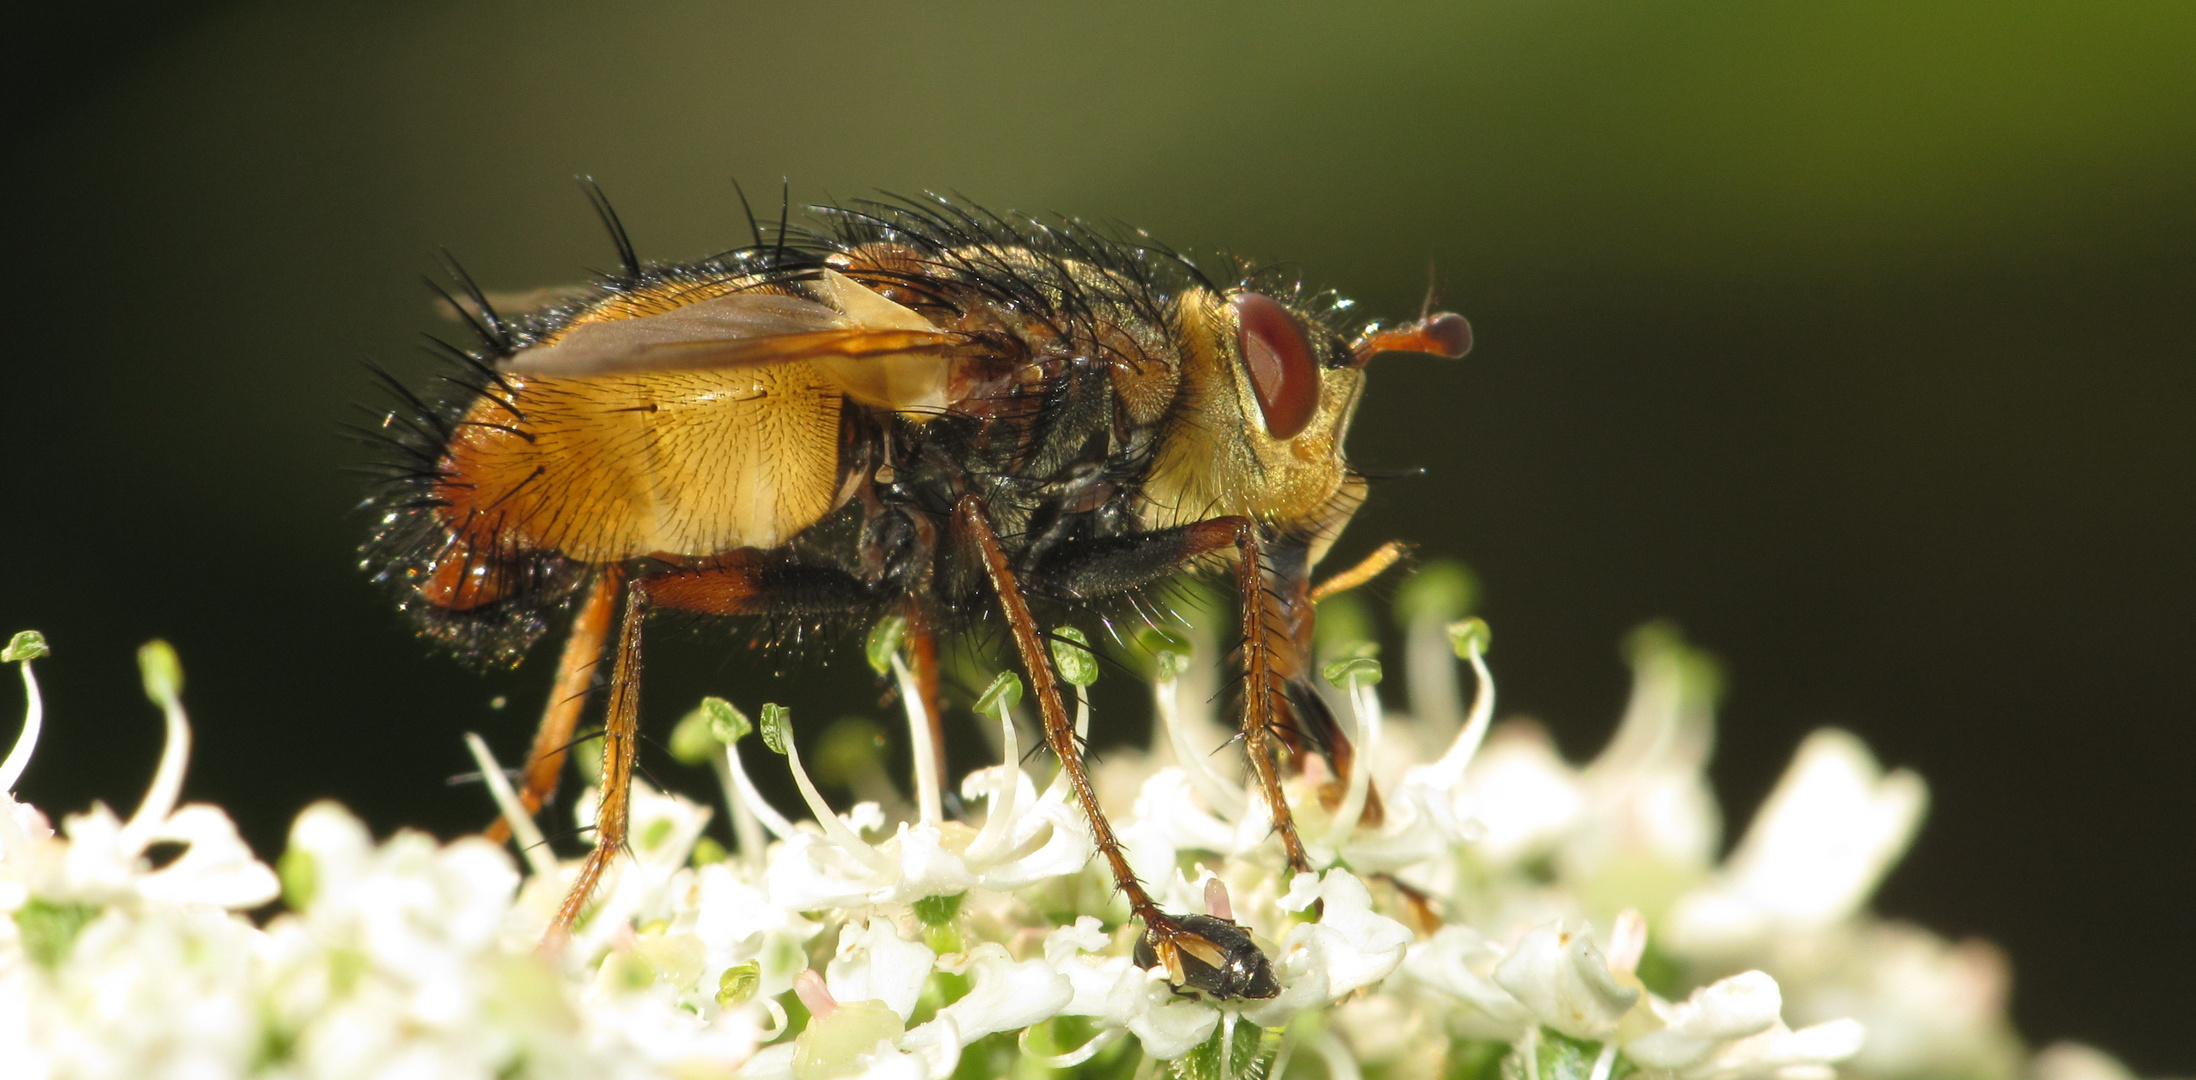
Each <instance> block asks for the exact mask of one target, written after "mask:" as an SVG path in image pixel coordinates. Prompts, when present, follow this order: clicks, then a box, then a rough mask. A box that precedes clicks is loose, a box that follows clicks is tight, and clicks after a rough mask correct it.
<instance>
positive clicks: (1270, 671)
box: [1040, 517, 1311, 872]
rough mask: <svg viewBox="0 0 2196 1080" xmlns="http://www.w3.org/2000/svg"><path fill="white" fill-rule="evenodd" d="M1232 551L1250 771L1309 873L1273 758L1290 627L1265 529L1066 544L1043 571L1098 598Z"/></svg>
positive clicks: (1228, 528)
mask: <svg viewBox="0 0 2196 1080" xmlns="http://www.w3.org/2000/svg"><path fill="white" fill-rule="evenodd" d="M1230 548H1232V549H1234V551H1235V553H1236V570H1235V576H1236V582H1237V585H1238V586H1239V587H1238V590H1237V592H1238V600H1239V602H1240V604H1241V608H1242V633H1243V648H1242V657H1243V717H1242V727H1243V742H1244V747H1245V749H1246V750H1248V751H1249V754H1250V764H1251V773H1252V775H1254V776H1256V777H1257V778H1258V787H1259V790H1260V791H1261V792H1262V793H1264V795H1265V797H1266V805H1267V807H1268V808H1269V809H1270V810H1271V811H1272V814H1273V827H1274V831H1275V832H1277V833H1279V834H1280V836H1281V846H1282V849H1283V850H1284V851H1285V852H1286V853H1287V855H1288V859H1289V869H1290V870H1292V871H1296V872H1303V871H1306V870H1309V869H1311V859H1310V857H1309V856H1308V855H1306V854H1305V851H1304V842H1303V840H1302V839H1300V838H1299V837H1298V836H1297V833H1296V818H1295V815H1293V814H1291V813H1290V812H1289V801H1288V797H1287V796H1286V795H1285V794H1284V793H1283V792H1282V790H1281V774H1280V771H1279V769H1278V768H1277V766H1276V765H1275V761H1274V753H1275V747H1274V737H1273V733H1274V729H1275V727H1276V721H1277V718H1278V717H1281V716H1285V715H1287V714H1288V709H1289V703H1288V699H1287V696H1286V694H1287V691H1286V689H1285V687H1284V685H1283V684H1284V681H1285V674H1286V673H1284V672H1282V671H1280V670H1279V667H1278V665H1277V659H1278V658H1277V655H1276V653H1277V649H1280V648H1287V641H1288V638H1287V635H1288V634H1289V630H1288V628H1287V627H1284V626H1277V625H1274V622H1273V620H1272V619H1271V618H1270V617H1269V616H1270V615H1271V614H1272V612H1273V609H1274V607H1275V603H1274V597H1273V596H1271V595H1270V594H1269V592H1268V587H1267V584H1266V580H1267V573H1266V569H1265V564H1264V561H1263V557H1264V553H1263V551H1262V550H1261V548H1260V542H1259V539H1258V524H1257V523H1256V522H1254V521H1252V520H1251V519H1249V518H1246V517H1219V518H1211V519H1209V520H1206V521H1200V522H1196V523H1194V524H1190V525H1183V526H1180V527H1177V528H1173V529H1164V530H1161V531H1158V532H1152V533H1144V534H1141V535H1137V536H1125V537H1118V538H1114V539H1109V540H1094V541H1085V542H1082V543H1079V544H1067V545H1062V546H1061V547H1060V548H1059V549H1057V551H1056V552H1055V553H1054V554H1053V555H1052V557H1050V558H1049V559H1047V560H1046V562H1045V564H1044V565H1043V567H1041V568H1040V573H1041V575H1042V583H1043V585H1044V586H1045V588H1046V589H1047V590H1049V591H1053V592H1059V593H1064V594H1067V595H1070V596H1075V597H1086V598H1094V597H1100V596H1109V595H1113V594H1116V593H1122V592H1127V591H1129V590H1131V589H1135V588H1139V587H1141V586H1144V585H1148V584H1150V583H1152V582H1155V581H1158V580H1160V579H1162V578H1164V577H1166V576H1168V575H1169V574H1172V573H1174V572H1176V571H1178V570H1180V569H1182V568H1183V567H1184V566H1185V565H1187V564H1188V563H1190V562H1193V561H1195V560H1196V559H1198V558H1200V557H1202V556H1205V555H1210V554H1213V553H1215V552H1220V551H1226V550H1228V549H1230ZM1290 654H1291V655H1293V649H1291V650H1290Z"/></svg>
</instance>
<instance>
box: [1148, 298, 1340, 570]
mask: <svg viewBox="0 0 2196 1080" xmlns="http://www.w3.org/2000/svg"><path fill="white" fill-rule="evenodd" d="M1246 305H1250V306H1248V307H1246ZM1245 310H1248V311H1249V312H1250V316H1249V318H1253V319H1263V320H1266V322H1268V323H1270V322H1271V321H1272V320H1273V319H1274V318H1275V312H1280V313H1281V315H1282V317H1285V318H1286V319H1287V320H1289V321H1288V322H1287V323H1272V325H1266V324H1264V323H1260V324H1254V325H1252V326H1251V327H1250V328H1249V330H1248V332H1246V328H1245V320H1246V316H1245V315H1244V311H1245ZM1261 333H1264V334H1269V335H1272V334H1282V335H1286V334H1292V333H1293V334H1295V335H1298V338H1297V339H1296V340H1295V341H1293V342H1290V343H1289V349H1295V348H1296V347H1297V346H1303V347H1305V349H1306V350H1307V351H1306V352H1305V353H1304V355H1295V354H1294V353H1291V355H1290V356H1289V357H1286V358H1287V359H1290V360H1291V361H1292V365H1291V366H1289V367H1288V368H1287V370H1286V376H1287V380H1288V382H1287V386H1286V388H1285V392H1277V391H1276V390H1275V386H1276V385H1277V384H1276V383H1275V381H1274V377H1273V376H1271V375H1270V374H1268V375H1267V376H1266V379H1267V381H1266V383H1265V384H1264V386H1265V393H1264V396H1263V398H1262V397H1261V384H1260V383H1259V382H1258V381H1257V380H1258V375H1256V374H1254V371H1253V367H1252V364H1253V363H1254V362H1262V363H1268V364H1269V370H1270V369H1271V364H1270V362H1271V361H1272V359H1273V358H1272V357H1271V356H1269V355H1251V354H1249V353H1247V352H1246V345H1247V346H1248V348H1249V349H1250V350H1254V351H1255V350H1268V351H1270V349H1269V343H1268V341H1267V340H1265V338H1262V337H1260V336H1259V335H1260V334H1261ZM1326 336H1328V332H1327V331H1326V330H1325V329H1324V328H1322V327H1320V326H1319V325H1318V324H1317V323H1315V322H1311V321H1310V320H1307V319H1305V318H1303V317H1302V316H1300V315H1297V314H1294V313H1289V312H1286V311H1285V309H1282V308H1281V307H1280V305H1278V304H1277V303H1276V302H1275V301H1273V300H1270V299H1268V298H1266V297H1263V296H1260V295H1258V294H1254V293H1242V294H1238V295H1236V296H1232V297H1228V296H1221V295H1219V294H1216V293H1212V292H1209V291H1204V290H1197V291H1192V292H1189V293H1185V294H1183V296H1182V297H1181V298H1180V300H1178V301H1177V303H1176V305H1175V326H1174V340H1175V344H1176V347H1177V350H1178V353H1179V356H1180V358H1181V360H1180V385H1179V388H1178V389H1177V391H1176V393H1175V396H1174V400H1173V402H1172V403H1171V405H1170V407H1169V408H1168V410H1167V413H1166V416H1165V418H1164V419H1163V420H1162V421H1161V423H1162V425H1163V431H1162V434H1161V436H1160V438H1159V440H1158V443H1159V450H1158V455H1157V458H1156V460H1155V461H1154V462H1153V465H1152V470H1151V474H1150V476H1149V478H1148V479H1147V480H1146V482H1145V486H1144V504H1145V505H1144V508H1143V517H1144V520H1145V523H1146V525H1147V526H1149V527H1152V528H1165V527H1169V526H1174V525H1182V524H1187V523H1190V522H1194V521H1201V520H1204V519H1206V518H1212V517H1218V516H1224V515H1241V516H1244V517H1250V518H1255V519H1257V520H1259V521H1261V522H1264V523H1266V524H1268V525H1272V526H1275V527H1277V528H1281V529H1287V530H1291V531H1296V530H1302V529H1306V528H1319V529H1325V528H1338V527H1339V526H1338V525H1334V524H1330V523H1329V522H1328V519H1329V518H1331V517H1333V516H1334V503H1335V500H1336V497H1337V496H1338V495H1339V494H1340V493H1342V491H1343V488H1344V484H1345V482H1346V481H1347V479H1348V476H1349V470H1348V467H1347V465H1346V464H1345V463H1344V461H1343V454H1342V441H1343V438H1344V437H1345V436H1346V435H1347V434H1348V432H1349V424H1350V417H1351V414H1353V413H1354V412H1355V411H1356V409H1357V401H1358V398H1359V395H1360V390H1361V388H1362V386H1363V383H1364V372H1363V370H1362V369H1360V368H1358V367H1356V366H1354V365H1351V364H1348V363H1342V364H1335V365H1332V366H1330V365H1329V364H1328V363H1327V362H1325V361H1323V360H1322V359H1321V357H1324V356H1326V355H1327V354H1328V353H1329V352H1331V351H1332V350H1333V349H1335V348H1339V343H1338V342H1333V343H1330V342H1326V341H1324V340H1323V339H1324V338H1325V337H1326ZM1284 351H1287V350H1284ZM1307 356H1308V357H1309V359H1308V360H1307V359H1306V357H1307ZM1277 428H1278V429H1280V430H1279V431H1278V433H1277V431H1276V429H1277ZM1290 428H1293V429H1294V430H1293V431H1292V430H1289V429H1290Z"/></svg>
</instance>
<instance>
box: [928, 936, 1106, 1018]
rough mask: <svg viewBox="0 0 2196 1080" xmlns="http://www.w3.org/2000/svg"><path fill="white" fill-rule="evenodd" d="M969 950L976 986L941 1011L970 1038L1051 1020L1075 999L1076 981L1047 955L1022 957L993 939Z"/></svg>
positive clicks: (971, 971)
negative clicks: (1010, 951)
mask: <svg viewBox="0 0 2196 1080" xmlns="http://www.w3.org/2000/svg"><path fill="white" fill-rule="evenodd" d="M969 955H970V959H971V965H970V971H969V977H970V978H971V979H973V980H974V982H975V985H973V986H971V987H970V988H969V991H968V995H967V996H966V997H963V998H962V999H961V1000H959V1001H956V1002H954V1003H953V1004H951V1005H948V1006H946V1007H945V1008H943V1009H940V1010H939V1011H938V1012H939V1015H941V1016H944V1015H948V1014H950V1015H951V1016H952V1017H953V1021H954V1023H955V1024H956V1025H957V1026H958V1027H959V1028H960V1032H961V1038H962V1039H963V1040H964V1041H966V1042H974V1041H976V1040H977V1039H980V1038H983V1037H984V1036H986V1035H989V1034H991V1033H992V1032H994V1031H1013V1030H1015V1029H1017V1028H1025V1027H1028V1026H1029V1025H1031V1024H1034V1023H1037V1022H1039V1021H1041V1020H1048V1019H1051V1018H1052V1017H1054V1016H1057V1015H1059V1013H1060V1011H1061V1010H1062V1009H1065V1008H1067V1006H1068V1004H1069V1003H1070V1002H1072V1001H1073V1000H1074V998H1075V988H1074V986H1073V984H1071V983H1070V982H1069V980H1068V979H1067V977H1066V976H1064V975H1062V974H1060V973H1059V972H1057V971H1054V970H1053V968H1052V965H1050V964H1048V963H1046V962H1045V961H1043V960H1023V961H1016V960H1015V959H1014V958H1013V957H1012V956H1010V955H1009V954H1008V953H1007V951H1006V949H1005V947H1003V946H1001V945H998V944H996V943H993V942H985V943H984V944H982V945H978V946H977V947H976V948H975V949H973V950H971V952H970V954H969Z"/></svg>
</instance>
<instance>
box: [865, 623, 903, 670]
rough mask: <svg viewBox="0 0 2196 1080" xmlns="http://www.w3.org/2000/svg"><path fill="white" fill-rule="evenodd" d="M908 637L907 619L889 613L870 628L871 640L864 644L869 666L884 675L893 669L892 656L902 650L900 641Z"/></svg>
mask: <svg viewBox="0 0 2196 1080" xmlns="http://www.w3.org/2000/svg"><path fill="white" fill-rule="evenodd" d="M906 639H907V619H906V618H905V617H903V616H899V615H887V616H885V617H884V618H882V619H879V620H877V625H875V626H872V627H870V628H869V640H868V641H866V642H864V643H863V645H862V655H863V656H866V657H868V659H869V666H870V668H871V669H873V670H875V671H876V673H877V674H879V675H882V674H884V673H886V672H888V671H891V670H892V657H893V656H894V655H895V654H897V653H898V652H899V651H900V643H901V642H902V641H905V640H906Z"/></svg>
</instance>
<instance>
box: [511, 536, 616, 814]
mask: <svg viewBox="0 0 2196 1080" xmlns="http://www.w3.org/2000/svg"><path fill="white" fill-rule="evenodd" d="M624 581H625V576H624V575H623V574H622V573H621V572H619V570H618V568H617V567H615V566H611V567H606V568H604V569H603V571H602V573H601V574H599V575H598V576H597V577H596V578H595V583H594V584H593V585H592V586H590V587H589V588H588V590H587V596H586V598H585V599H583V600H581V601H580V605H579V611H578V612H577V613H576V614H575V615H574V616H573V617H572V633H571V636H570V637H567V638H565V640H564V653H563V655H561V656H559V657H558V658H557V679H556V682H555V683H553V684H551V686H550V688H549V704H548V706H547V707H546V708H544V709H543V710H542V712H541V726H540V727H538V728H536V729H535V730H534V748H533V750H532V751H531V752H529V753H528V754H527V755H526V778H525V784H524V786H522V787H521V788H519V793H518V796H519V805H521V806H524V807H525V808H526V812H527V813H529V814H533V813H538V812H540V810H541V808H542V807H543V806H545V805H547V804H548V802H549V799H550V797H551V796H553V795H555V794H556V791H557V777H558V775H559V772H560V770H562V768H563V767H564V752H565V751H566V750H567V749H569V748H570V747H571V745H572V732H573V730H574V729H575V728H577V727H578V726H579V719H580V716H581V714H583V713H585V712H586V711H587V695H588V691H589V690H590V689H592V688H593V686H594V682H595V668H596V667H597V666H599V665H600V664H601V663H602V646H603V643H604V642H605V641H607V640H609V637H610V622H611V617H612V616H613V615H615V614H616V612H617V606H618V596H619V594H620V593H621V592H622V591H623V590H622V588H621V586H622V585H623V584H624ZM487 834H488V839H490V840H493V841H495V842H496V843H499V844H500V843H502V842H504V841H505V840H508V839H510V837H511V823H510V822H508V821H505V820H503V819H502V818H500V817H499V818H497V819H496V820H495V821H494V822H493V823H491V824H490V825H489V826H488V829H487Z"/></svg>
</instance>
